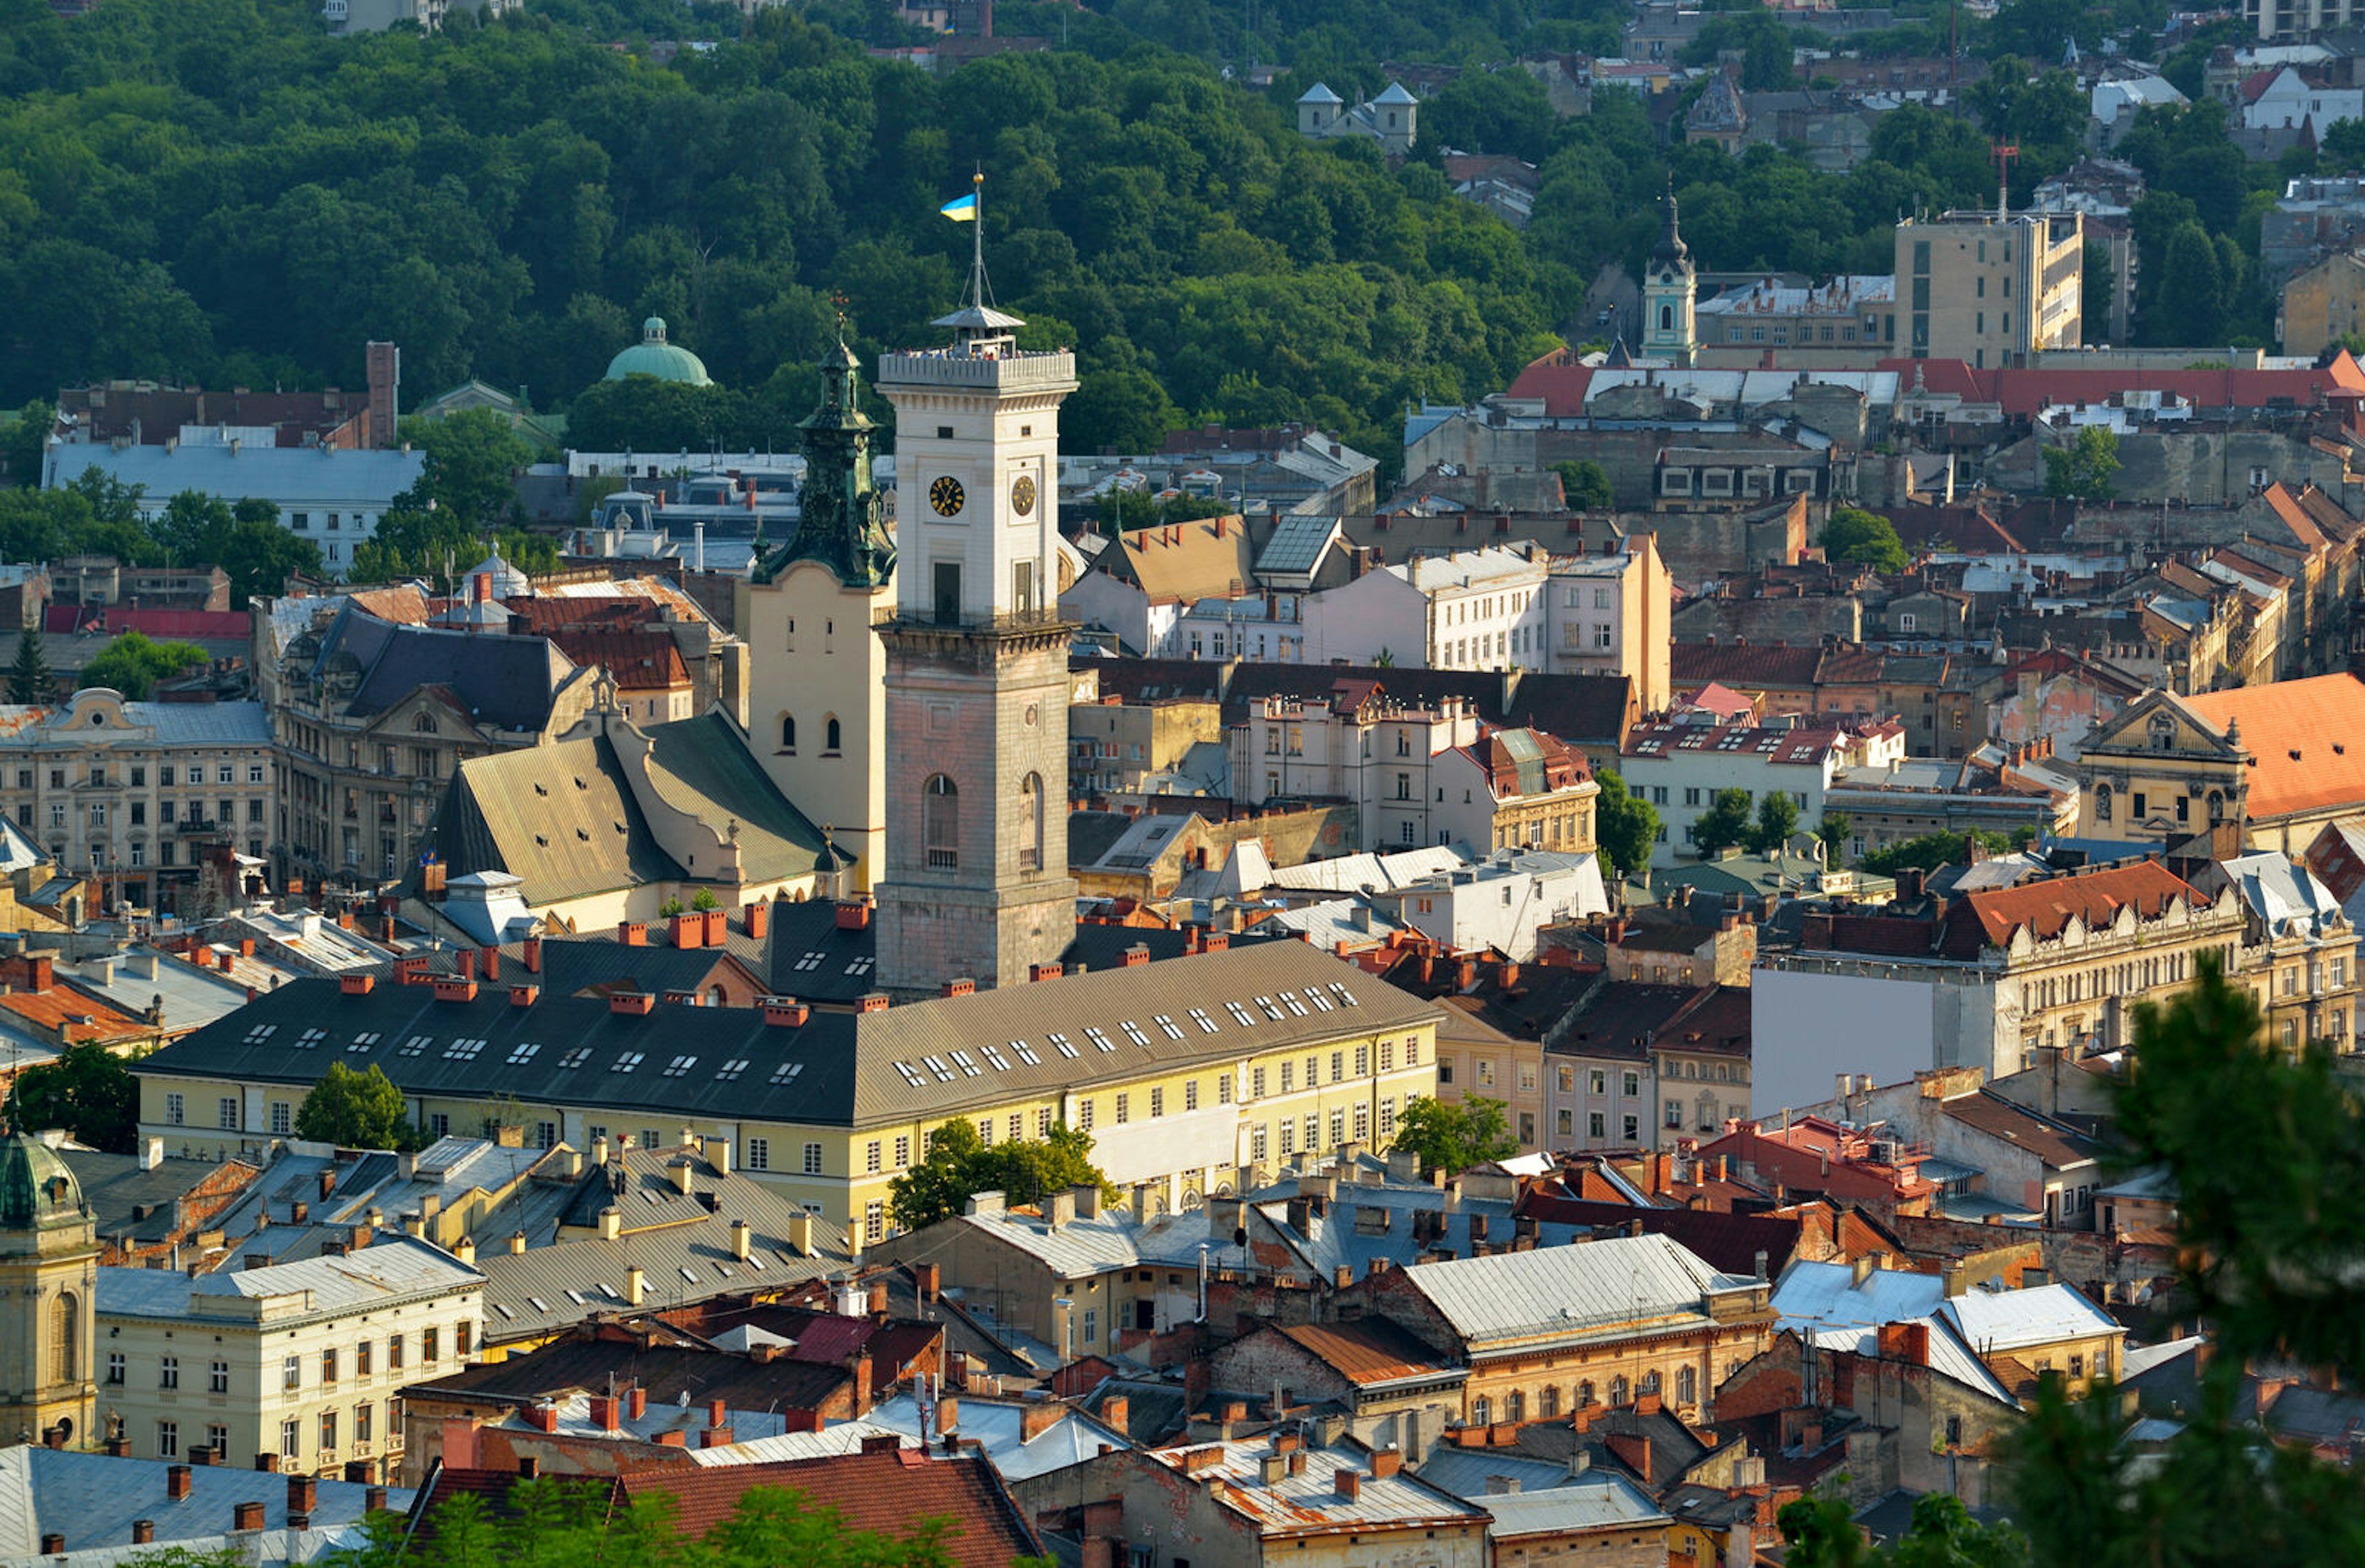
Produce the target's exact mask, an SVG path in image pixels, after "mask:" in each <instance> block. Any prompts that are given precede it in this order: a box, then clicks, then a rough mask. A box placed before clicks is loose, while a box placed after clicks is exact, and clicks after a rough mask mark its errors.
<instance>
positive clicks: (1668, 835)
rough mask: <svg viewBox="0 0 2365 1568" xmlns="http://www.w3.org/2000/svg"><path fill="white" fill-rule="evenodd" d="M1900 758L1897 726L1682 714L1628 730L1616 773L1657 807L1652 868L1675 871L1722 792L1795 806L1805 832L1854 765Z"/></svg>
mask: <svg viewBox="0 0 2365 1568" xmlns="http://www.w3.org/2000/svg"><path fill="white" fill-rule="evenodd" d="M1904 755H1905V732H1904V731H1903V730H1902V729H1901V728H1900V727H1899V726H1897V725H1895V724H1889V725H1884V726H1881V727H1879V728H1877V729H1871V730H1868V731H1866V732H1864V733H1861V734H1849V733H1848V732H1846V731H1844V730H1840V729H1837V728H1825V729H1810V728H1806V727H1803V726H1801V727H1799V728H1781V727H1775V726H1771V725H1754V724H1720V723H1717V722H1715V721H1714V718H1713V716H1712V715H1709V714H1701V713H1687V714H1684V715H1681V716H1680V717H1679V719H1678V720H1677V721H1676V722H1672V723H1660V724H1643V725H1638V726H1637V727H1636V728H1634V729H1633V730H1631V731H1629V732H1628V734H1627V737H1626V745H1625V747H1624V749H1623V750H1622V751H1621V752H1620V756H1619V762H1618V770H1619V774H1620V777H1621V778H1624V779H1625V781H1626V788H1627V789H1629V790H1637V791H1642V792H1645V793H1646V795H1647V798H1648V799H1649V801H1651V803H1652V804H1653V805H1654V806H1656V807H1657V808H1658V809H1659V846H1658V848H1657V849H1656V850H1655V851H1654V852H1653V855H1652V863H1653V864H1654V865H1659V866H1672V865H1675V864H1676V860H1677V858H1678V857H1680V856H1683V855H1687V854H1690V853H1692V852H1693V848H1692V846H1693V845H1694V844H1695V843H1696V842H1697V838H1698V827H1699V819H1700V818H1701V817H1703V816H1705V815H1707V814H1708V812H1709V808H1710V807H1711V806H1712V805H1713V804H1714V802H1715V799H1716V795H1717V792H1718V791H1719V790H1743V791H1744V792H1745V793H1747V795H1748V796H1749V800H1750V804H1751V807H1752V809H1753V810H1754V808H1755V806H1756V803H1757V802H1758V801H1760V800H1763V799H1764V798H1765V792H1766V791H1767V790H1781V791H1783V792H1784V793H1786V794H1788V796H1789V797H1790V798H1791V801H1792V802H1793V803H1794V804H1796V805H1797V806H1798V808H1799V829H1800V831H1802V832H1812V831H1813V829H1814V825H1815V823H1818V822H1820V821H1821V820H1822V815H1823V797H1824V795H1825V793H1826V792H1827V791H1828V790H1830V788H1831V784H1832V780H1833V778H1834V777H1835V776H1836V775H1837V774H1838V773H1839V771H1840V769H1841V768H1842V767H1844V766H1846V765H1848V764H1849V763H1851V762H1858V763H1860V764H1861V765H1863V766H1869V767H1883V766H1886V765H1887V763H1888V762H1889V760H1890V759H1891V758H1902V757H1903V756H1904Z"/></svg>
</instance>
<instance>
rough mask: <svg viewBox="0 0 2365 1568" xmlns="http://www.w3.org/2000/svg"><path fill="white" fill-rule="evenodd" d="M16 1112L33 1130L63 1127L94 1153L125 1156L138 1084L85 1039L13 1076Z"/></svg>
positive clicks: (135, 1129) (134, 1123)
mask: <svg viewBox="0 0 2365 1568" xmlns="http://www.w3.org/2000/svg"><path fill="white" fill-rule="evenodd" d="M17 1115H18V1117H19V1118H20V1120H21V1121H22V1122H23V1124H24V1126H27V1127H28V1128H30V1129H32V1130H34V1131H37V1132H38V1131H40V1130H43V1129H45V1128H49V1127H63V1128H64V1129H65V1130H66V1131H67V1132H69V1133H71V1134H73V1137H74V1138H75V1139H76V1140H77V1141H79V1142H82V1143H86V1144H88V1145H90V1147H91V1148H103V1149H106V1150H108V1151H109V1152H111V1153H115V1154H128V1153H129V1152H130V1150H131V1148H132V1145H133V1140H134V1139H135V1138H136V1137H137V1136H138V1133H139V1130H140V1081H139V1080H138V1079H136V1078H134V1077H132V1076H131V1070H130V1069H129V1068H128V1067H126V1066H124V1065H123V1058H121V1057H118V1056H117V1055H115V1054H114V1053H113V1052H112V1051H109V1050H107V1049H106V1047H103V1046H99V1045H95V1044H93V1043H92V1042H90V1041H87V1040H85V1041H84V1042H82V1043H81V1044H79V1045H73V1046H68V1047H66V1048H65V1050H64V1051H63V1052H62V1054H61V1055H60V1056H59V1057H58V1059H57V1060H55V1061H53V1062H43V1063H42V1064H40V1065H39V1066H38V1067H28V1068H27V1069H26V1070H24V1071H23V1072H21V1073H19V1074H17Z"/></svg>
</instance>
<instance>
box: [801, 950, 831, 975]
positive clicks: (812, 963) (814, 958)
mask: <svg viewBox="0 0 2365 1568" xmlns="http://www.w3.org/2000/svg"><path fill="white" fill-rule="evenodd" d="M828 957H829V955H828V954H826V953H823V952H809V953H807V954H806V955H805V956H804V957H803V958H799V959H798V960H797V972H798V973H799V974H804V973H806V972H808V971H810V970H813V969H819V968H821V964H822V960H823V959H824V958H828Z"/></svg>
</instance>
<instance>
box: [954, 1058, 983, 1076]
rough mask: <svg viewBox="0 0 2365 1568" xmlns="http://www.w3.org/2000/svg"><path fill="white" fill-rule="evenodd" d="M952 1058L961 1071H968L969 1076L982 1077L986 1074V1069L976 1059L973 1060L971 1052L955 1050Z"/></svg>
mask: <svg viewBox="0 0 2365 1568" xmlns="http://www.w3.org/2000/svg"><path fill="white" fill-rule="evenodd" d="M952 1058H953V1065H954V1066H955V1067H957V1068H958V1069H960V1070H961V1071H962V1072H964V1073H966V1074H967V1075H968V1076H970V1077H971V1078H982V1077H983V1076H984V1075H985V1070H984V1069H983V1068H981V1067H980V1066H978V1065H977V1063H976V1062H975V1061H973V1060H971V1059H970V1054H969V1053H968V1052H967V1051H955V1052H953V1053H952Z"/></svg>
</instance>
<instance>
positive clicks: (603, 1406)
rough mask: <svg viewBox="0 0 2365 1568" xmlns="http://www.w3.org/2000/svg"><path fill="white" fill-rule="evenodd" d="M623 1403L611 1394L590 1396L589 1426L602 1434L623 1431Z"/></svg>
mask: <svg viewBox="0 0 2365 1568" xmlns="http://www.w3.org/2000/svg"><path fill="white" fill-rule="evenodd" d="M623 1414H624V1412H623V1402H622V1400H619V1399H618V1398H616V1396H615V1395H613V1394H593V1395H592V1396H591V1424H592V1425H593V1426H595V1427H597V1428H600V1430H601V1431H603V1432H620V1431H622V1430H623V1428H624V1423H623Z"/></svg>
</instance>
